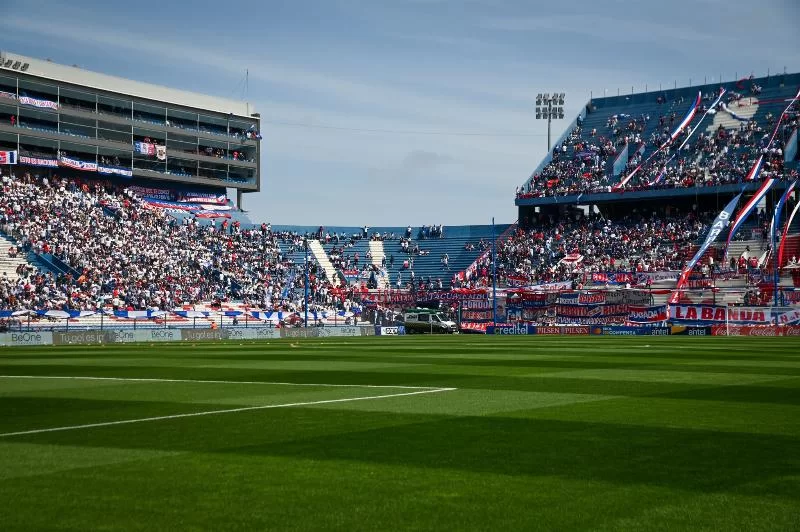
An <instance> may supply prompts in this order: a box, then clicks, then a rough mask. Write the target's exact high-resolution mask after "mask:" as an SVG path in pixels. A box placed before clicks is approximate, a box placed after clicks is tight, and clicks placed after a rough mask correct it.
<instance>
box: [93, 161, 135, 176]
mask: <svg viewBox="0 0 800 532" xmlns="http://www.w3.org/2000/svg"><path fill="white" fill-rule="evenodd" d="M97 172H98V173H100V174H108V175H118V176H120V177H133V170H131V169H130V168H121V167H119V166H105V165H102V164H98V165H97Z"/></svg>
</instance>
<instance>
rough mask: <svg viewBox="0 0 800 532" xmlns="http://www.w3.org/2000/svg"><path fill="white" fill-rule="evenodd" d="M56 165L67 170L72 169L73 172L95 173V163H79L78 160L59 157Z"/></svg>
mask: <svg viewBox="0 0 800 532" xmlns="http://www.w3.org/2000/svg"><path fill="white" fill-rule="evenodd" d="M58 164H59V166H66V167H67V168H73V169H75V170H83V171H84V172H96V171H97V163H90V162H87V161H81V160H79V159H73V158H72V157H64V156H63V155H62V156H61V157H59V159H58Z"/></svg>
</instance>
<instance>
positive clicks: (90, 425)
mask: <svg viewBox="0 0 800 532" xmlns="http://www.w3.org/2000/svg"><path fill="white" fill-rule="evenodd" d="M455 389H456V388H433V389H430V390H417V391H415V392H403V393H392V394H388V395H372V396H368V397H350V398H344V399H326V400H323V401H306V402H302V403H284V404H280V405H263V406H243V407H240V408H228V409H225V410H208V411H206V412H190V413H188V414H172V415H169V416H156V417H143V418H139V419H125V420H122V421H106V422H102V423H88V424H85V425H72V426H67V427H53V428H49V429H35V430H23V431H19V432H6V433H5V434H0V438H5V437H9V436H24V435H26V434H41V433H43V432H61V431H66V430H78V429H91V428H95V427H110V426H112V425H128V424H131V423H144V422H146V421H161V420H165V419H179V418H183V417H199V416H213V415H217V414H233V413H236V412H249V411H252V410H267V409H270V408H290V407H295V406H311V405H325V404H331V403H346V402H352V401H366V400H369V399H388V398H390V397H405V396H408V395H421V394H424V393H437V392H450V391H453V390H455Z"/></svg>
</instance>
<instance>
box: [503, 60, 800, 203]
mask: <svg viewBox="0 0 800 532" xmlns="http://www.w3.org/2000/svg"><path fill="white" fill-rule="evenodd" d="M798 82H800V76H797V75H791V76H776V77H772V78H761V79H758V80H755V79H754V80H746V82H741V81H740V82H739V83H731V84H726V85H723V86H724V87H727V89H728V90H727V92H726V93H725V95H724V97H723V99H722V102H721V103H722V104H724V108H723V107H722V106H721V105H720V106H718V108H717V109H714V110H712V111H711V112H709V115H708V116H707V117H706V118H705V121H704V122H703V123H702V124H700V123H701V120H702V117H703V113H704V112H705V111H706V110H707V109H708V108H709V106H710V105H711V104H712V103H713V102H714V100H715V99H716V97H717V94H718V92H717V91H718V90H719V89H720V86H719V85H717V86H713V85H707V86H702V87H699V88H683V89H676V90H669V91H660V92H651V93H645V94H637V95H631V96H618V97H610V98H603V99H596V100H593V101H591V102H590V103H589V104H588V105H587V109H586V110H584V111H583V112H582V113H581V116H579V117H578V119H576V121H575V123H574V124H573V126H572V127H571V128H570V129H569V130H568V133H567V134H566V135H565V136H564V137H563V138H562V139H560V141H559V142H557V143H556V145H555V146H554V148H553V150H552V152H551V153H550V154H549V155H548V157H547V158H546V159H545V161H543V163H542V164H541V165H540V167H539V168H537V170H536V171H534V172H533V174H532V175H531V177H530V178H529V179H528V180H527V181H526V182H525V183H524V184H523V185H522V186H520V187H517V190H516V196H517V198H518V199H530V198H541V197H553V196H577V195H579V194H587V195H589V194H598V193H604V192H610V191H611V189H612V187H613V186H614V185H615V184H617V183H618V182H619V180H620V178H621V175H625V174H626V173H630V172H631V171H632V170H633V169H635V168H636V166H637V165H638V164H639V163H640V162H641V161H642V160H643V159H645V158H646V157H647V156H649V155H650V154H651V153H653V152H654V151H655V150H657V149H658V147H659V146H660V145H661V144H663V143H664V142H665V141H666V140H667V138H668V137H669V134H670V133H671V132H672V130H673V128H675V127H676V125H677V124H678V123H679V122H680V120H681V118H683V115H684V114H685V113H686V110H687V109H688V108H689V107H691V103H692V101H693V99H694V98H696V96H697V94H698V91H700V92H701V94H702V103H701V106H700V108H699V109H698V113H697V114H696V115H695V117H694V119H693V120H692V121H691V122H690V123H689V127H688V128H687V129H686V130H684V132H683V133H682V134H681V135H679V136H678V138H677V140H676V142H675V143H673V145H672V146H671V147H670V150H667V151H666V152H665V153H664V155H663V156H658V157H656V158H655V159H654V160H653V161H651V163H650V164H649V165H647V166H646V167H645V168H643V169H642V172H640V173H639V174H638V175H637V176H636V177H635V178H634V180H632V182H631V183H629V185H628V186H627V187H626V189H627V190H650V189H654V190H655V189H665V188H685V187H713V186H719V185H723V184H728V183H739V182H741V181H742V179H743V178H744V177H745V174H746V173H747V170H748V168H749V166H750V164H752V162H753V161H754V160H755V159H756V158H757V157H758V155H761V154H762V153H763V154H764V155H766V156H767V157H768V159H769V160H768V162H767V163H768V164H767V165H766V167H765V170H764V171H763V172H762V175H761V178H766V177H768V176H770V175H773V174H774V173H781V172H782V170H783V163H784V161H783V155H784V153H783V147H784V146H783V143H784V141H785V140H786V139H788V138H789V137H790V136H791V134H792V133H793V132H794V131H795V130H796V129H797V127H798V114H799V113H798V106H797V105H795V106H794V107H793V108H792V109H790V110H789V112H788V113H787V116H786V118H785V120H784V123H783V124H782V131H781V134H780V136H779V138H778V139H777V143H776V145H775V146H773V148H772V149H771V150H770V151H769V152H768V153H765V149H764V146H765V144H766V141H767V137H769V133H768V131H771V130H772V127H773V126H774V124H775V122H776V120H777V119H778V117H779V116H780V115H781V113H782V112H783V110H784V108H785V107H786V102H787V99H790V98H792V97H793V96H794V95H795V93H796V85H797V83H798ZM698 125H700V127H699V128H698V130H697V131H696V133H695V136H694V137H692V139H690V141H689V142H687V143H686V145H685V147H684V149H683V150H680V151H679V152H678V151H677V147H678V146H679V145H680V144H681V143H682V142H683V140H685V138H686V137H687V135H688V131H689V130H690V129H691V128H694V127H696V126H698ZM626 154H627V155H626ZM673 155H674V156H675V157H674V158H672V160H671V162H670V164H669V165H667V166H666V172H665V175H664V176H662V177H661V179H660V180H659V181H658V183H657V184H652V185H651V183H653V182H654V181H656V178H657V177H658V176H659V174H660V173H661V172H662V170H664V163H665V162H666V160H668V159H669V158H671V157H672V156H673ZM618 156H619V157H622V158H623V160H622V166H621V168H622V169H621V170H620V171H618V172H614V165H613V164H612V163H614V161H615V159H616V158H617V157H618ZM790 166H792V167H791V168H790V169H789V170H790V173H791V175H792V176H796V167H795V166H794V165H790Z"/></svg>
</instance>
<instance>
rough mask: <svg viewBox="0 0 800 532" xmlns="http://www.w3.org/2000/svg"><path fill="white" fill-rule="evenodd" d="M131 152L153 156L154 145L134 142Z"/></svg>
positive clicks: (154, 151)
mask: <svg viewBox="0 0 800 532" xmlns="http://www.w3.org/2000/svg"><path fill="white" fill-rule="evenodd" d="M133 151H134V152H136V153H140V154H142V155H155V154H156V145H155V144H153V143H150V142H134V143H133Z"/></svg>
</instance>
